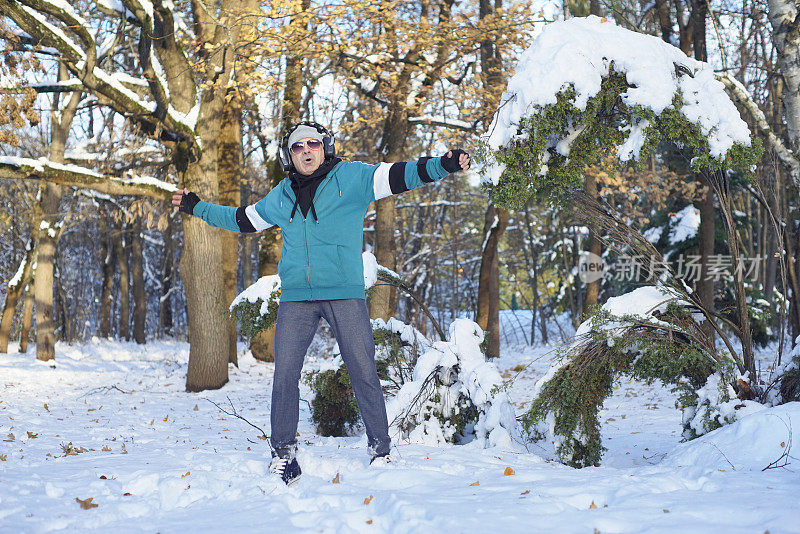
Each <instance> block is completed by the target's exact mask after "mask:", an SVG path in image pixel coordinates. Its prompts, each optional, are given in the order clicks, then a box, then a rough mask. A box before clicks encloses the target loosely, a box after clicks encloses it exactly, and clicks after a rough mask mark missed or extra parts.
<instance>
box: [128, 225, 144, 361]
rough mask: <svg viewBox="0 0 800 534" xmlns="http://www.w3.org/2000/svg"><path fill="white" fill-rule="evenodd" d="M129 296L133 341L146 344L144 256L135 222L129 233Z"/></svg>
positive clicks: (139, 226) (139, 227) (140, 232)
mask: <svg viewBox="0 0 800 534" xmlns="http://www.w3.org/2000/svg"><path fill="white" fill-rule="evenodd" d="M131 279H132V282H133V284H132V285H131V294H132V295H133V340H134V341H136V343H138V344H140V345H143V344H144V343H146V342H147V339H146V337H145V325H146V322H147V292H146V291H145V286H144V255H143V251H142V224H141V222H139V221H137V222H136V224H135V225H134V227H133V232H132V233H131Z"/></svg>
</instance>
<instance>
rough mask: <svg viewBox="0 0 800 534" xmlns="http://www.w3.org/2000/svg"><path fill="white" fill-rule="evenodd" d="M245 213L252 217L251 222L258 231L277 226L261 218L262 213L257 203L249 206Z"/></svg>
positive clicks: (249, 217)
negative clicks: (257, 207)
mask: <svg viewBox="0 0 800 534" xmlns="http://www.w3.org/2000/svg"><path fill="white" fill-rule="evenodd" d="M244 213H245V215H247V218H248V219H250V224H252V225H253V228H255V229H256V232H260V231H261V230H266V229H267V228H269V227H271V226H275V225H274V224H270V223H268V222H267V221H265V220H264V219H262V218H261V215H259V214H258V212H257V211H256V206H255V204H251V205H249V206H247V207H246V208H245V209H244Z"/></svg>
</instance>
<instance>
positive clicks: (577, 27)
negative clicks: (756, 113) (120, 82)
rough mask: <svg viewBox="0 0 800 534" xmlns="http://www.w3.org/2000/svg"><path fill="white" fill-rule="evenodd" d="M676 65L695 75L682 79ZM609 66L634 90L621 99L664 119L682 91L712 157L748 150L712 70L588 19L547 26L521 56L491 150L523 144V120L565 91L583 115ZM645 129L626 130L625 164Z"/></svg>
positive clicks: (492, 172)
mask: <svg viewBox="0 0 800 534" xmlns="http://www.w3.org/2000/svg"><path fill="white" fill-rule="evenodd" d="M676 64H677V65H680V66H682V67H685V68H686V69H688V70H689V71H690V72H691V75H682V76H678V75H677V74H676V72H675V70H676V68H675V65H676ZM612 66H613V68H614V70H615V71H616V72H618V73H620V74H624V75H625V77H626V80H627V81H628V83H629V84H630V85H632V86H633V87H631V88H630V89H627V90H626V91H625V92H624V93H623V95H622V98H623V100H624V102H625V103H626V104H627V105H628V106H634V105H639V106H642V107H644V108H647V109H650V110H652V111H653V112H654V113H656V114H659V113H661V112H662V111H663V110H664V109H665V108H667V107H668V106H671V105H672V101H673V97H674V96H675V94H676V93H678V92H680V93H681V94H682V96H683V105H682V106H681V108H680V112H681V113H682V114H683V115H684V116H685V117H686V119H688V120H689V121H691V122H693V123H695V124H697V125H698V126H699V127H700V129H701V131H702V132H703V134H705V135H707V136H708V138H709V144H710V153H711V156H712V157H713V158H715V159H718V160H722V159H724V158H725V156H726V154H727V152H728V150H730V148H731V147H732V146H733V144H734V143H739V144H741V145H743V146H750V131H749V129H748V127H747V124H746V123H745V122H744V121H743V120H742V118H741V117H740V115H739V112H738V111H737V109H736V106H735V105H734V104H733V102H732V101H731V100H730V98H728V96H727V94H726V93H725V87H724V85H723V84H722V83H721V82H719V81H718V80H716V79H715V77H714V71H713V69H712V68H711V67H710V66H709V65H708V64H706V63H703V62H700V61H697V60H694V59H692V58H689V57H687V56H686V55H685V54H684V53H683V52H681V51H680V49H678V48H676V47H674V46H672V45H670V44H668V43H665V42H664V41H662V40H661V39H659V38H658V37H655V36H651V35H645V34H641V33H636V32H633V31H630V30H626V29H624V28H621V27H619V26H617V25H616V24H614V23H613V22H611V21H609V20H606V19H600V18H598V17H595V16H589V17H586V18H578V17H576V18H571V19H569V20H566V21H560V22H555V23H553V24H549V25H547V26H545V27H544V29H543V30H542V32H541V33H540V34H539V36H538V37H537V38H536V40H535V41H534V42H533V44H532V45H531V46H530V47H529V48H528V49H527V50H525V51H524V52H523V53H522V55H521V56H520V59H519V62H518V64H517V66H516V70H515V74H514V75H513V76H512V77H511V79H510V80H509V82H508V86H507V88H506V92H505V94H504V95H503V97H502V102H503V104H502V105H501V106H500V108H499V109H498V111H497V113H496V114H495V117H494V120H493V122H492V125H491V126H490V127H489V133H488V136H487V138H486V141H487V143H488V145H489V147H490V148H492V149H493V150H498V149H500V148H502V147H506V146H508V145H509V144H510V143H511V142H512V141H513V140H515V139H519V137H518V133H517V129H518V125H519V124H520V122H521V120H522V119H523V118H525V117H530V116H531V115H534V114H536V113H537V109H540V108H542V107H544V106H547V105H552V104H555V103H556V95H557V94H558V93H560V92H561V91H563V90H565V89H567V88H568V87H572V88H573V89H574V91H575V103H574V104H575V106H576V107H577V108H578V109H585V107H586V104H587V101H588V100H589V98H591V97H593V96H595V95H596V94H597V93H598V92H599V91H600V85H601V82H602V79H603V76H607V75H608V70H609V68H610V67H612ZM646 126H647V124H645V123H644V122H642V123H639V124H632V125H629V127H628V128H627V130H626V133H627V137H626V139H625V140H624V141H623V142H622V144H620V146H618V147H617V151H618V156H619V157H620V159H622V160H623V161H625V160H629V159H632V158H633V159H635V158H637V157H638V154H639V151H640V149H641V148H642V146H643V143H644V135H643V130H644V128H645V127H646ZM576 133H577V132H572V134H573V135H572V136H571V138H570V136H569V135H568V136H567V138H565V139H563V140H561V143H559V144H558V151H559V153H561V154H568V153H569V144H570V142H571V140H573V139H574V137H575V134H576ZM543 163H546V162H543ZM485 174H486V176H487V179H491V181H492V183H494V184H497V180H499V177H500V175H501V174H502V169H500V168H496V167H495V166H493V165H491V164H490V165H487V168H486V169H485Z"/></svg>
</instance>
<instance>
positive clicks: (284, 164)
mask: <svg viewBox="0 0 800 534" xmlns="http://www.w3.org/2000/svg"><path fill="white" fill-rule="evenodd" d="M298 126H310V127H312V128H314V129H315V130H316V131H317V132H319V133H321V134H322V149H323V152H324V153H325V159H330V158H332V157H334V156H335V155H336V141H335V140H334V139H333V134H332V133H331V132H330V130H328V129H327V128H325V127H324V126H323V125H321V124H319V123H318V122H311V121H302V122H298V123H297V124H295V125H294V126H292V127H291V128H289V130H288V131H287V132H286V135H284V136H283V139H281V146H280V148H279V149H278V159H279V160H280V162H281V168H282V169H283V170H284V171H290V170H292V168H294V165H293V164H292V156H291V154H290V153H289V148H290V147H289V136H290V135H292V132H294V131H295V130H296V129H297V127H298Z"/></svg>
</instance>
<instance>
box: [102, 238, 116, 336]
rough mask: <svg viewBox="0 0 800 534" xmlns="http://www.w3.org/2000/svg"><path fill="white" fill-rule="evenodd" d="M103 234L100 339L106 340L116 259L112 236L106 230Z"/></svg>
mask: <svg viewBox="0 0 800 534" xmlns="http://www.w3.org/2000/svg"><path fill="white" fill-rule="evenodd" d="M104 230H105V229H104ZM103 234H104V235H103V243H102V247H101V249H100V257H101V260H100V261H101V262H102V271H103V286H102V290H101V293H100V337H102V338H105V339H108V338H110V337H111V308H112V304H113V300H112V299H113V293H112V290H113V288H114V263H115V262H116V261H117V257H116V249H115V247H114V238H113V236H110V235H108V231H107V230H105V231H104V232H103Z"/></svg>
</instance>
